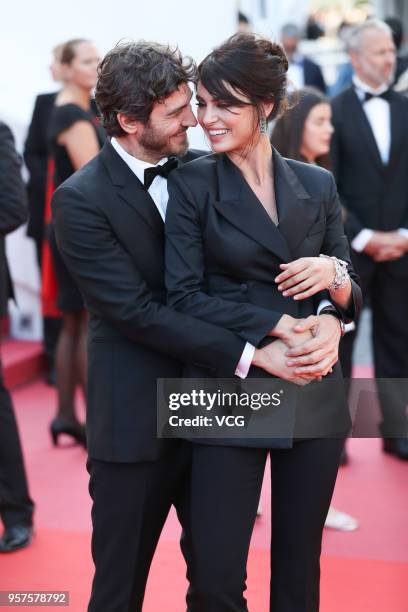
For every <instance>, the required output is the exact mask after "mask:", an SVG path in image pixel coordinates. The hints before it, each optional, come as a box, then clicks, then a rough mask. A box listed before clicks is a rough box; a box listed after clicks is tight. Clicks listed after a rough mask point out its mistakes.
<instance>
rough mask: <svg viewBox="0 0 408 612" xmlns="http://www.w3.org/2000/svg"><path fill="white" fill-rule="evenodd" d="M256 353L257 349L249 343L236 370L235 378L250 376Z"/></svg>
mask: <svg viewBox="0 0 408 612" xmlns="http://www.w3.org/2000/svg"><path fill="white" fill-rule="evenodd" d="M254 353H255V347H254V346H252V344H250V343H249V342H247V343H246V344H245V348H244V351H243V353H242V355H241V359H240V360H239V363H238V365H237V369H236V370H235V376H239V378H246V377H247V376H248V372H249V368H250V367H251V363H252V360H253V358H254Z"/></svg>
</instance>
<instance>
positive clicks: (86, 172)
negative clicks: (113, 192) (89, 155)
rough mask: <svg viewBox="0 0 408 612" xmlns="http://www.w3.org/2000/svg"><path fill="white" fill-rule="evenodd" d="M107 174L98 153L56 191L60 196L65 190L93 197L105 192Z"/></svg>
mask: <svg viewBox="0 0 408 612" xmlns="http://www.w3.org/2000/svg"><path fill="white" fill-rule="evenodd" d="M105 177H106V179H107V178H108V173H107V171H106V169H105V166H104V165H103V163H102V160H101V158H100V153H98V155H96V157H94V158H93V159H91V161H89V162H88V163H87V164H85V165H84V166H82V168H80V169H79V170H77V171H76V172H74V174H72V175H71V176H70V177H68V178H67V180H66V181H64V182H63V183H61V185H59V187H58V188H57V189H56V191H58V192H59V193H60V194H61V193H62V192H64V191H66V190H75V191H79V192H81V193H82V194H83V195H84V196H85V197H90V196H95V195H97V194H98V193H100V192H101V191H103V192H105V191H106V187H107V184H108V181H107V180H105Z"/></svg>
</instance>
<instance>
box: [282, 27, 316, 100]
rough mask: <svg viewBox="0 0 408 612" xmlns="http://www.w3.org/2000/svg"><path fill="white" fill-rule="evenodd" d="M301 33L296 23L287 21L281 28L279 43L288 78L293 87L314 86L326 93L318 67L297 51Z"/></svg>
mask: <svg viewBox="0 0 408 612" xmlns="http://www.w3.org/2000/svg"><path fill="white" fill-rule="evenodd" d="M300 39H301V33H300V30H299V28H298V26H297V25H295V24H293V23H288V24H286V25H285V26H283V28H282V30H281V43H282V46H283V48H284V50H285V53H286V55H287V57H288V61H289V70H288V80H289V82H291V83H292V85H293V86H294V87H295V89H301V88H302V87H305V86H310V87H316V88H317V89H320V91H321V92H323V93H326V83H325V81H324V78H323V74H322V71H321V69H320V67H319V66H318V65H317V64H316V63H315V62H313V61H312V60H311V59H309V58H307V57H305V56H304V55H302V54H301V53H300V52H299V51H298V48H299V42H300Z"/></svg>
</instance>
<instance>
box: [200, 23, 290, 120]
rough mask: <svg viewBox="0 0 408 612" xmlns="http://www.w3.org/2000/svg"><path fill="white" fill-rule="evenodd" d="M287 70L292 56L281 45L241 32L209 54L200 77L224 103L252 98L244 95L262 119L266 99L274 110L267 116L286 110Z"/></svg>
mask: <svg viewBox="0 0 408 612" xmlns="http://www.w3.org/2000/svg"><path fill="white" fill-rule="evenodd" d="M287 70H288V60H287V57H286V55H285V52H284V50H283V49H282V47H281V46H280V45H278V44H276V43H273V42H271V41H270V40H268V39H267V38H262V37H260V36H256V35H254V34H249V33H244V32H239V33H237V34H234V35H233V36H231V37H230V38H228V39H227V40H226V41H225V42H224V43H223V44H222V45H220V46H219V47H216V49H214V51H212V52H211V53H210V54H209V55H207V57H206V58H205V59H204V60H203V61H202V62H201V64H200V65H199V67H198V79H199V81H201V83H202V84H203V85H204V87H205V88H206V90H207V91H208V92H209V93H210V94H211V96H212V97H213V98H214V99H216V100H218V101H220V102H222V103H223V104H226V105H228V106H244V105H245V104H248V102H243V101H242V99H241V97H245V98H246V99H248V100H249V103H250V104H253V106H254V107H255V108H256V110H257V113H258V119H259V120H260V119H261V117H262V116H263V112H262V108H261V105H262V103H268V102H269V103H270V102H273V103H274V106H273V109H272V111H271V113H270V114H269V116H268V117H265V118H266V120H267V121H270V120H272V119H274V118H275V117H277V116H278V115H281V114H282V113H283V112H284V111H285V110H286V105H287V101H286V84H287V78H286V73H287ZM231 88H232V90H231ZM234 92H236V93H237V96H236V95H234Z"/></svg>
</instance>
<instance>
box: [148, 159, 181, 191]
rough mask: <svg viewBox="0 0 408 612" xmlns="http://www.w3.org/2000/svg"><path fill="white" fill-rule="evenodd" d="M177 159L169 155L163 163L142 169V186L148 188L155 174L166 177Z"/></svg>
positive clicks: (176, 162)
mask: <svg viewBox="0 0 408 612" xmlns="http://www.w3.org/2000/svg"><path fill="white" fill-rule="evenodd" d="M177 166H178V161H177V159H176V158H175V157H170V158H169V159H168V160H167V161H166V163H165V164H162V165H160V164H159V165H157V166H151V167H150V168H146V170H145V171H144V188H145V189H146V191H147V190H148V189H149V187H150V185H151V184H152V183H153V181H154V179H155V178H156V176H162V177H163V178H167V177H168V176H169V174H170V172H171V171H172V170H174V169H175V168H177Z"/></svg>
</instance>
